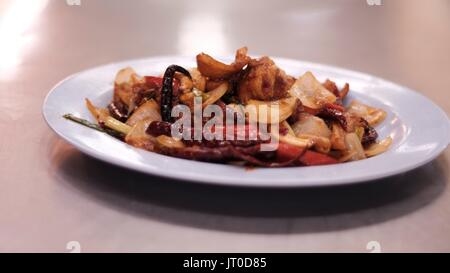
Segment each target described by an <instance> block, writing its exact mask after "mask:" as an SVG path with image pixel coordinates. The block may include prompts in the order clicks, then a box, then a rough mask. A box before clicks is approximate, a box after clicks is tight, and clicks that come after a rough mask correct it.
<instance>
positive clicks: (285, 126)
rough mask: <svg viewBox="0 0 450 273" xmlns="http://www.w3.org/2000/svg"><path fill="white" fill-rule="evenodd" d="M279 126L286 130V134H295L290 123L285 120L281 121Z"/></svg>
mask: <svg viewBox="0 0 450 273" xmlns="http://www.w3.org/2000/svg"><path fill="white" fill-rule="evenodd" d="M281 126H282V127H284V128H286V129H287V130H288V134H289V135H291V136H295V133H294V130H292V127H291V125H290V124H289V122H287V121H283V122H281Z"/></svg>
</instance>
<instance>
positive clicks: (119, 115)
mask: <svg viewBox="0 0 450 273" xmlns="http://www.w3.org/2000/svg"><path fill="white" fill-rule="evenodd" d="M108 110H109V113H110V114H111V116H112V117H113V118H115V119H117V120H120V121H122V122H125V121H126V120H127V119H128V114H127V112H128V110H127V109H126V106H125V105H124V104H123V103H119V102H111V103H110V104H109V105H108Z"/></svg>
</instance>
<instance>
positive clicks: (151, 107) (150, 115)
mask: <svg viewBox="0 0 450 273" xmlns="http://www.w3.org/2000/svg"><path fill="white" fill-rule="evenodd" d="M144 119H149V120H151V121H161V120H162V119H161V114H160V110H159V105H158V103H156V101H154V100H153V99H152V100H149V101H147V102H145V103H144V104H142V105H141V106H139V108H137V109H136V110H135V111H134V112H133V114H132V115H131V117H130V118H129V119H128V120H127V124H128V125H130V126H134V125H135V124H136V123H138V122H139V121H141V120H144Z"/></svg>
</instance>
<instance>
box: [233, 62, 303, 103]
mask: <svg viewBox="0 0 450 273" xmlns="http://www.w3.org/2000/svg"><path fill="white" fill-rule="evenodd" d="M294 82H295V79H294V78H293V77H291V76H288V75H286V73H285V72H284V71H283V70H281V69H280V68H278V67H277V66H276V65H275V63H274V62H273V61H272V60H271V59H270V58H269V57H262V58H260V59H257V60H251V61H250V62H249V64H248V67H247V69H246V72H245V74H244V76H243V78H242V80H241V81H240V83H239V89H238V95H239V99H240V100H241V102H242V103H246V102H247V101H248V100H250V99H255V100H264V101H272V100H278V99H281V98H284V97H286V95H287V93H288V90H289V88H290V87H291V86H292V85H293V84H294Z"/></svg>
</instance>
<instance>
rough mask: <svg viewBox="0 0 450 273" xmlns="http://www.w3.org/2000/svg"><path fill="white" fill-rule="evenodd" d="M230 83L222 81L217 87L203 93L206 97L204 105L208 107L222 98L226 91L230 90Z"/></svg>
mask: <svg viewBox="0 0 450 273" xmlns="http://www.w3.org/2000/svg"><path fill="white" fill-rule="evenodd" d="M228 86H229V85H228V83H227V82H225V83H222V84H221V85H219V86H218V87H217V88H216V89H214V90H212V91H209V92H207V93H203V94H202V96H203V97H204V98H205V99H204V102H203V103H202V106H203V107H206V106H208V105H211V104H213V103H216V102H217V101H218V100H220V98H222V97H223V95H225V93H226V92H227V91H228Z"/></svg>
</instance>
